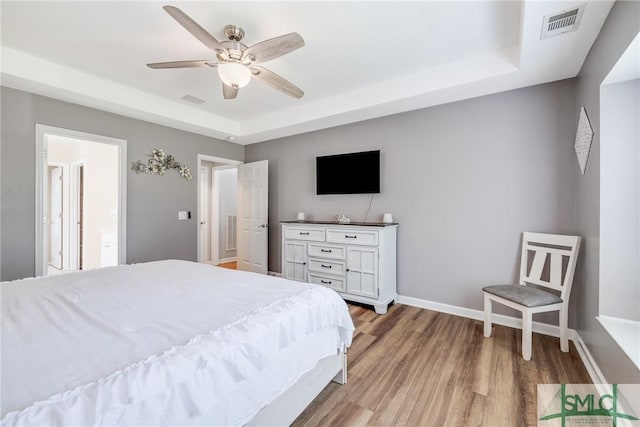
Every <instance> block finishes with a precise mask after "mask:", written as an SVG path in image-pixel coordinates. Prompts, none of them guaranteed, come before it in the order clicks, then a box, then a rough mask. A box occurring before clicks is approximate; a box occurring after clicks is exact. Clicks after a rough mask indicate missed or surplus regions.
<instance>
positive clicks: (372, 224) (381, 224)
mask: <svg viewBox="0 0 640 427" xmlns="http://www.w3.org/2000/svg"><path fill="white" fill-rule="evenodd" d="M280 222H281V223H284V224H318V225H345V226H346V225H354V226H357V227H397V226H398V223H397V222H391V223H384V222H348V223H344V224H341V223H339V222H338V221H309V220H291V221H280Z"/></svg>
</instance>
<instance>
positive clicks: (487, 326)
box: [484, 294, 491, 337]
mask: <svg viewBox="0 0 640 427" xmlns="http://www.w3.org/2000/svg"><path fill="white" fill-rule="evenodd" d="M484 336H485V337H490V336H491V298H489V295H487V294H484Z"/></svg>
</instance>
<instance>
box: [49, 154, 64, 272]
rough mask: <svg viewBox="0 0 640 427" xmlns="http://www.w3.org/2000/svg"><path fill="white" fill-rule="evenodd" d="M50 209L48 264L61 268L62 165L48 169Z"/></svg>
mask: <svg viewBox="0 0 640 427" xmlns="http://www.w3.org/2000/svg"><path fill="white" fill-rule="evenodd" d="M50 171H51V175H50V181H49V182H50V185H51V192H50V195H51V209H50V211H49V218H50V221H51V226H50V228H49V229H50V230H51V231H50V232H51V235H50V238H49V242H50V244H51V247H50V255H49V259H50V264H51V265H52V266H53V267H55V268H57V269H58V270H61V269H62V167H59V166H58V167H54V168H51V169H50Z"/></svg>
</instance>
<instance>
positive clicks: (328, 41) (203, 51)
mask: <svg viewBox="0 0 640 427" xmlns="http://www.w3.org/2000/svg"><path fill="white" fill-rule="evenodd" d="M582 3H583V2H582V1H578V2H575V1H504V2H502V1H481V0H478V1H440V2H436V1H422V2H415V1H414V2H398V1H389V2H379V1H371V2H322V1H321V2H308V1H290V2H267V1H262V2H242V1H235V2H183V1H176V2H173V3H165V2H155V1H144V2H98V1H82V2H78V1H76V2H57V1H46V2H31V1H6V0H4V1H2V2H1V3H0V7H1V10H0V12H1V16H0V19H1V24H2V30H1V31H2V32H1V35H2V38H1V48H2V61H1V63H0V69H1V72H2V73H1V77H2V84H3V85H5V86H9V87H14V88H17V89H22V90H27V91H31V92H35V93H39V94H42V95H46V96H51V97H54V98H59V99H62V100H66V101H70V102H76V103H79V104H82V105H87V106H90V107H95V108H100V109H103V110H106V111H111V112H115V113H119V114H123V115H127V116H131V117H135V118H140V119H143V120H148V121H152V122H156V123H161V124H165V125H168V126H173V127H176V128H179V129H184V130H188V131H192V132H196V133H200V134H203V135H208V136H212V137H216V138H221V139H224V138H228V137H229V136H231V137H233V138H234V141H235V142H237V143H240V144H249V143H254V142H258V141H264V140H268V139H273V138H277V137H282V136H287V135H292V134H297V133H302V132H308V131H312V130H316V129H321V128H325V127H330V126H336V125H340V124H345V123H350V122H355V121H359V120H366V119H370V118H374V117H380V116H384V115H388V114H394V113H398V112H402V111H408V110H413V109H418V108H424V107H428V106H431V105H437V104H441V103H446V102H452V101H456V100H460V99H466V98H471V97H475V96H480V95H485V94H489V93H495V92H499V91H504V90H509V89H514V88H518V87H524V86H530V85H534V84H539V83H545V82H550V81H555V80H560V79H565V78H570V77H574V76H576V75H577V73H578V72H579V70H580V67H581V66H582V63H583V61H584V59H585V57H586V55H587V53H588V52H589V49H590V48H591V45H592V44H593V42H594V40H595V38H596V37H597V35H598V33H599V31H600V28H601V27H602V24H603V23H604V20H605V19H606V16H607V14H608V13H609V10H610V8H611V6H612V1H589V2H587V5H586V8H585V11H584V14H583V16H582V21H581V23H580V27H579V29H578V30H577V31H575V32H571V33H566V34H563V35H560V36H556V37H552V38H548V39H545V40H541V39H540V31H541V27H542V21H543V17H544V16H545V15H549V14H553V13H556V12H561V11H562V10H565V9H569V8H572V7H575V6H577V5H580V4H582ZM165 4H171V5H174V6H177V7H179V8H180V9H182V10H183V11H184V12H185V13H186V14H187V15H189V16H190V17H191V18H192V19H193V20H195V21H196V22H198V23H199V24H200V25H201V26H203V27H204V28H205V29H207V30H208V31H209V32H211V34H213V35H214V36H215V37H216V38H218V39H219V40H223V39H224V35H223V27H224V26H225V25H226V24H236V25H239V26H241V27H243V28H244V30H245V33H246V35H245V37H244V39H243V42H244V43H245V44H247V45H251V44H254V43H257V42H260V41H262V40H265V39H268V38H271V37H275V36H278V35H281V34H285V33H289V32H293V31H295V32H298V33H299V34H300V35H301V36H302V37H303V38H304V40H305V43H306V45H305V46H304V47H303V48H301V49H298V50H296V51H294V52H291V53H289V54H287V55H285V56H283V57H281V58H277V59H275V60H273V61H271V62H268V63H266V64H264V66H265V67H266V68H268V69H270V70H271V71H274V72H276V73H278V74H280V75H281V76H283V77H284V78H286V79H288V80H290V81H291V82H292V83H294V84H295V85H297V86H298V87H300V88H301V89H303V90H304V91H305V95H304V97H303V98H302V99H294V98H291V97H288V96H286V95H283V94H281V93H280V92H277V91H275V90H273V89H271V88H269V87H267V86H265V85H263V84H261V83H260V82H259V81H257V80H253V81H251V82H250V83H249V85H248V86H247V87H245V88H242V89H241V90H240V93H239V95H238V98H237V99H235V100H224V99H223V98H222V90H221V84H220V81H219V78H218V75H217V72H216V70H215V69H207V68H192V69H172V70H153V69H149V68H148V67H146V64H147V63H149V62H163V61H176V60H190V59H213V58H214V55H213V54H212V53H211V51H209V50H208V49H207V48H206V47H205V46H204V45H202V44H201V43H200V42H199V41H198V40H197V39H195V38H194V37H193V36H192V35H191V34H189V33H188V32H187V31H186V30H185V29H184V28H182V27H181V26H180V25H179V24H178V23H177V22H176V21H175V20H173V18H171V17H170V16H169V15H168V14H167V13H166V12H165V11H164V10H163V9H162V6H163V5H165ZM184 95H192V96H195V97H197V98H201V99H203V100H205V101H206V102H205V103H204V104H200V105H196V104H193V103H190V102H188V101H185V100H183V99H181V97H183V96H184Z"/></svg>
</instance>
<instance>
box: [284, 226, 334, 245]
mask: <svg viewBox="0 0 640 427" xmlns="http://www.w3.org/2000/svg"><path fill="white" fill-rule="evenodd" d="M284 238H285V239H297V240H309V241H313V242H324V228H313V227H287V228H285V229H284Z"/></svg>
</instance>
